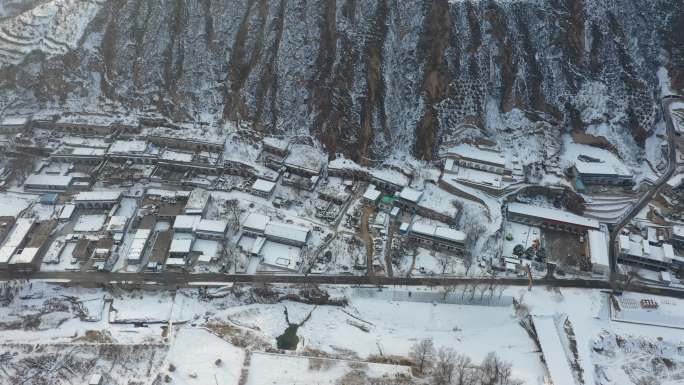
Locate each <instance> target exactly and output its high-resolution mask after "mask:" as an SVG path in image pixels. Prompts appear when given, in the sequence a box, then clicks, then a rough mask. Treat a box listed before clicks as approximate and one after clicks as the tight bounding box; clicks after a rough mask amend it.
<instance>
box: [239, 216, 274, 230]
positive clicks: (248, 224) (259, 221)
mask: <svg viewBox="0 0 684 385" xmlns="http://www.w3.org/2000/svg"><path fill="white" fill-rule="evenodd" d="M270 221H271V218H269V217H267V216H266V215H263V214H257V213H251V214H249V216H247V219H245V221H244V222H243V223H242V227H244V228H246V229H249V230H252V231H258V232H264V231H266V225H268V222H270Z"/></svg>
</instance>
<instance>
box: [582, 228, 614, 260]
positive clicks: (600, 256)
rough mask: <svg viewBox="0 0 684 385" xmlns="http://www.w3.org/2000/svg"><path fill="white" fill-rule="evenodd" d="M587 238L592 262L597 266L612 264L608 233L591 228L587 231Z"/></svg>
mask: <svg viewBox="0 0 684 385" xmlns="http://www.w3.org/2000/svg"><path fill="white" fill-rule="evenodd" d="M587 240H588V241H589V253H590V254H591V255H590V256H589V257H590V258H591V264H592V265H595V266H596V265H598V266H610V258H609V254H608V237H607V235H606V233H604V232H603V231H599V230H589V231H587Z"/></svg>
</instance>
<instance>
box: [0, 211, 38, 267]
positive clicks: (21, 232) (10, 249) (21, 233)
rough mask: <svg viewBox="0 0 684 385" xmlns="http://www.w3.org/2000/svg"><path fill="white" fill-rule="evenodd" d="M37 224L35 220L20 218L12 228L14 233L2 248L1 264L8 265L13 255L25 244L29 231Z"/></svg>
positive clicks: (0, 248)
mask: <svg viewBox="0 0 684 385" xmlns="http://www.w3.org/2000/svg"><path fill="white" fill-rule="evenodd" d="M35 222H36V219H35V218H19V219H17V222H16V223H15V224H14V228H12V232H11V233H10V234H9V235H8V236H7V238H6V239H5V243H3V244H2V247H0V263H8V262H9V260H10V258H12V254H14V252H15V251H16V250H17V248H18V247H19V246H20V245H21V243H22V242H24V239H25V238H26V236H27V235H28V233H29V231H31V228H32V227H33V224H34V223H35Z"/></svg>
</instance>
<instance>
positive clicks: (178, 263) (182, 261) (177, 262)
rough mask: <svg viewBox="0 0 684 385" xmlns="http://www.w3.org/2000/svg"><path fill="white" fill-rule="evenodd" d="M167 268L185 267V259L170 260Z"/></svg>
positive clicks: (167, 261) (167, 262)
mask: <svg viewBox="0 0 684 385" xmlns="http://www.w3.org/2000/svg"><path fill="white" fill-rule="evenodd" d="M166 265H167V266H185V259H184V258H168V259H167V260H166Z"/></svg>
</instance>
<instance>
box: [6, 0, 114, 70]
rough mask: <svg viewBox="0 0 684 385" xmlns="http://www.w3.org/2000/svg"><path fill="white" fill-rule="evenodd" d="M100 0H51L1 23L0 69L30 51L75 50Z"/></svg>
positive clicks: (18, 59) (15, 61)
mask: <svg viewBox="0 0 684 385" xmlns="http://www.w3.org/2000/svg"><path fill="white" fill-rule="evenodd" d="M103 2H104V1H103V0H86V1H79V0H53V1H50V2H47V3H45V4H42V5H39V6H37V7H35V8H33V9H31V10H29V11H26V12H23V13H21V14H19V15H17V16H15V17H12V18H8V19H5V20H2V21H0V67H4V66H8V65H12V64H18V63H21V61H22V60H23V59H24V57H26V56H27V55H28V54H30V53H31V52H33V51H42V52H44V53H45V54H46V55H47V56H54V55H63V54H65V53H67V52H68V51H69V50H70V49H74V48H76V46H77V43H78V41H79V39H80V38H81V36H82V35H83V32H84V31H85V29H86V26H87V25H88V23H89V22H90V20H92V18H93V17H94V16H95V14H96V13H97V12H98V11H99V10H100V7H101V5H102V3H103Z"/></svg>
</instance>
